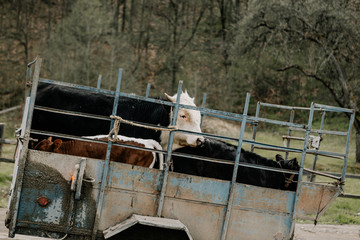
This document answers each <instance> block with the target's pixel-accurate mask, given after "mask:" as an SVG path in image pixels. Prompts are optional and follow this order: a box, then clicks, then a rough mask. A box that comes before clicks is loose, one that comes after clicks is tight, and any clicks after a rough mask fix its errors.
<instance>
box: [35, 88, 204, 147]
mask: <svg viewBox="0 0 360 240" xmlns="http://www.w3.org/2000/svg"><path fill="white" fill-rule="evenodd" d="M165 95H166V97H167V98H168V100H169V101H171V102H175V101H176V96H177V95H175V96H169V95H167V94H165ZM113 102H114V97H113V96H107V95H104V94H96V93H90V92H88V91H84V90H78V89H74V88H70V87H64V86H58V85H53V84H48V83H40V84H39V87H38V92H37V96H36V101H35V105H38V106H43V107H49V108H57V109H63V110H69V111H76V112H82V113H88V114H95V115H101V116H110V115H111V114H112V107H113ZM180 104H184V105H191V106H195V104H194V98H191V97H190V96H189V95H188V94H187V92H185V93H184V92H183V93H182V94H181V96H180ZM170 113H171V107H170V106H167V105H160V104H156V103H150V102H146V101H141V100H135V99H129V98H125V97H120V99H119V106H118V111H117V116H120V117H122V118H123V119H126V120H130V121H137V122H143V123H149V124H153V125H158V126H169V124H170V117H171V115H170ZM200 120H201V116H200V112H199V111H195V110H189V109H181V108H180V109H179V112H178V117H177V125H176V127H177V128H178V129H183V130H188V131H193V132H201V129H200ZM32 129H35V130H41V131H49V132H55V133H62V134H69V135H75V136H89V135H100V134H107V133H109V130H110V121H104V120H98V119H90V118H84V117H79V116H70V115H63V114H58V113H53V112H46V111H41V110H35V111H34V116H33V121H32ZM119 135H124V136H127V137H136V138H142V139H154V140H156V141H158V142H160V143H161V145H162V147H163V148H164V149H166V148H167V144H168V141H167V138H168V135H169V132H168V131H163V132H162V131H156V130H152V129H146V128H142V127H136V126H133V125H128V124H125V123H122V124H121V126H120V131H119ZM32 137H33V138H37V139H39V140H42V139H44V138H47V137H46V136H41V135H40V136H39V135H34V134H33V135H32ZM203 141H204V138H203V137H202V136H198V135H194V134H184V133H179V132H177V133H175V137H174V144H173V150H174V149H177V148H180V147H183V146H192V147H195V146H198V145H201V144H202V143H203Z"/></svg>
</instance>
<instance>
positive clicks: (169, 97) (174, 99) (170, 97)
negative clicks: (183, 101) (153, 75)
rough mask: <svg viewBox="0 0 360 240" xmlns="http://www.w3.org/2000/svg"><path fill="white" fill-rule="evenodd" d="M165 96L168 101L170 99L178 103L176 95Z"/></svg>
mask: <svg viewBox="0 0 360 240" xmlns="http://www.w3.org/2000/svg"><path fill="white" fill-rule="evenodd" d="M165 96H166V98H167V99H169V101H170V102H173V103H174V102H176V94H175V95H174V96H170V95H168V94H167V93H165Z"/></svg>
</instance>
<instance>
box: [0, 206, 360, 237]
mask: <svg viewBox="0 0 360 240" xmlns="http://www.w3.org/2000/svg"><path fill="white" fill-rule="evenodd" d="M5 213H6V209H5V208H0V239H1V240H2V239H7V240H11V239H12V240H45V239H47V240H48V239H49V238H40V237H30V236H26V235H20V234H16V235H15V238H8V229H7V228H6V227H5V225H4V220H5ZM295 240H360V225H317V226H315V227H314V225H313V224H296V227H295Z"/></svg>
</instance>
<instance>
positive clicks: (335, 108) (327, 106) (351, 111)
mask: <svg viewBox="0 0 360 240" xmlns="http://www.w3.org/2000/svg"><path fill="white" fill-rule="evenodd" d="M314 107H316V108H320V109H321V110H326V111H328V112H329V111H330V112H344V113H353V112H354V110H352V109H348V108H341V107H334V106H329V105H324V104H318V103H314Z"/></svg>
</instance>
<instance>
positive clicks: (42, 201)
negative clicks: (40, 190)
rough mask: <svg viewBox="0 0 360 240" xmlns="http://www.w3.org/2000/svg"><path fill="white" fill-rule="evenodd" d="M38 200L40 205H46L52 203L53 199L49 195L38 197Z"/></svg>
mask: <svg viewBox="0 0 360 240" xmlns="http://www.w3.org/2000/svg"><path fill="white" fill-rule="evenodd" d="M37 202H38V203H39V205H40V207H46V206H47V205H49V204H50V202H51V200H50V199H49V198H47V197H40V198H38V201H37Z"/></svg>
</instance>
